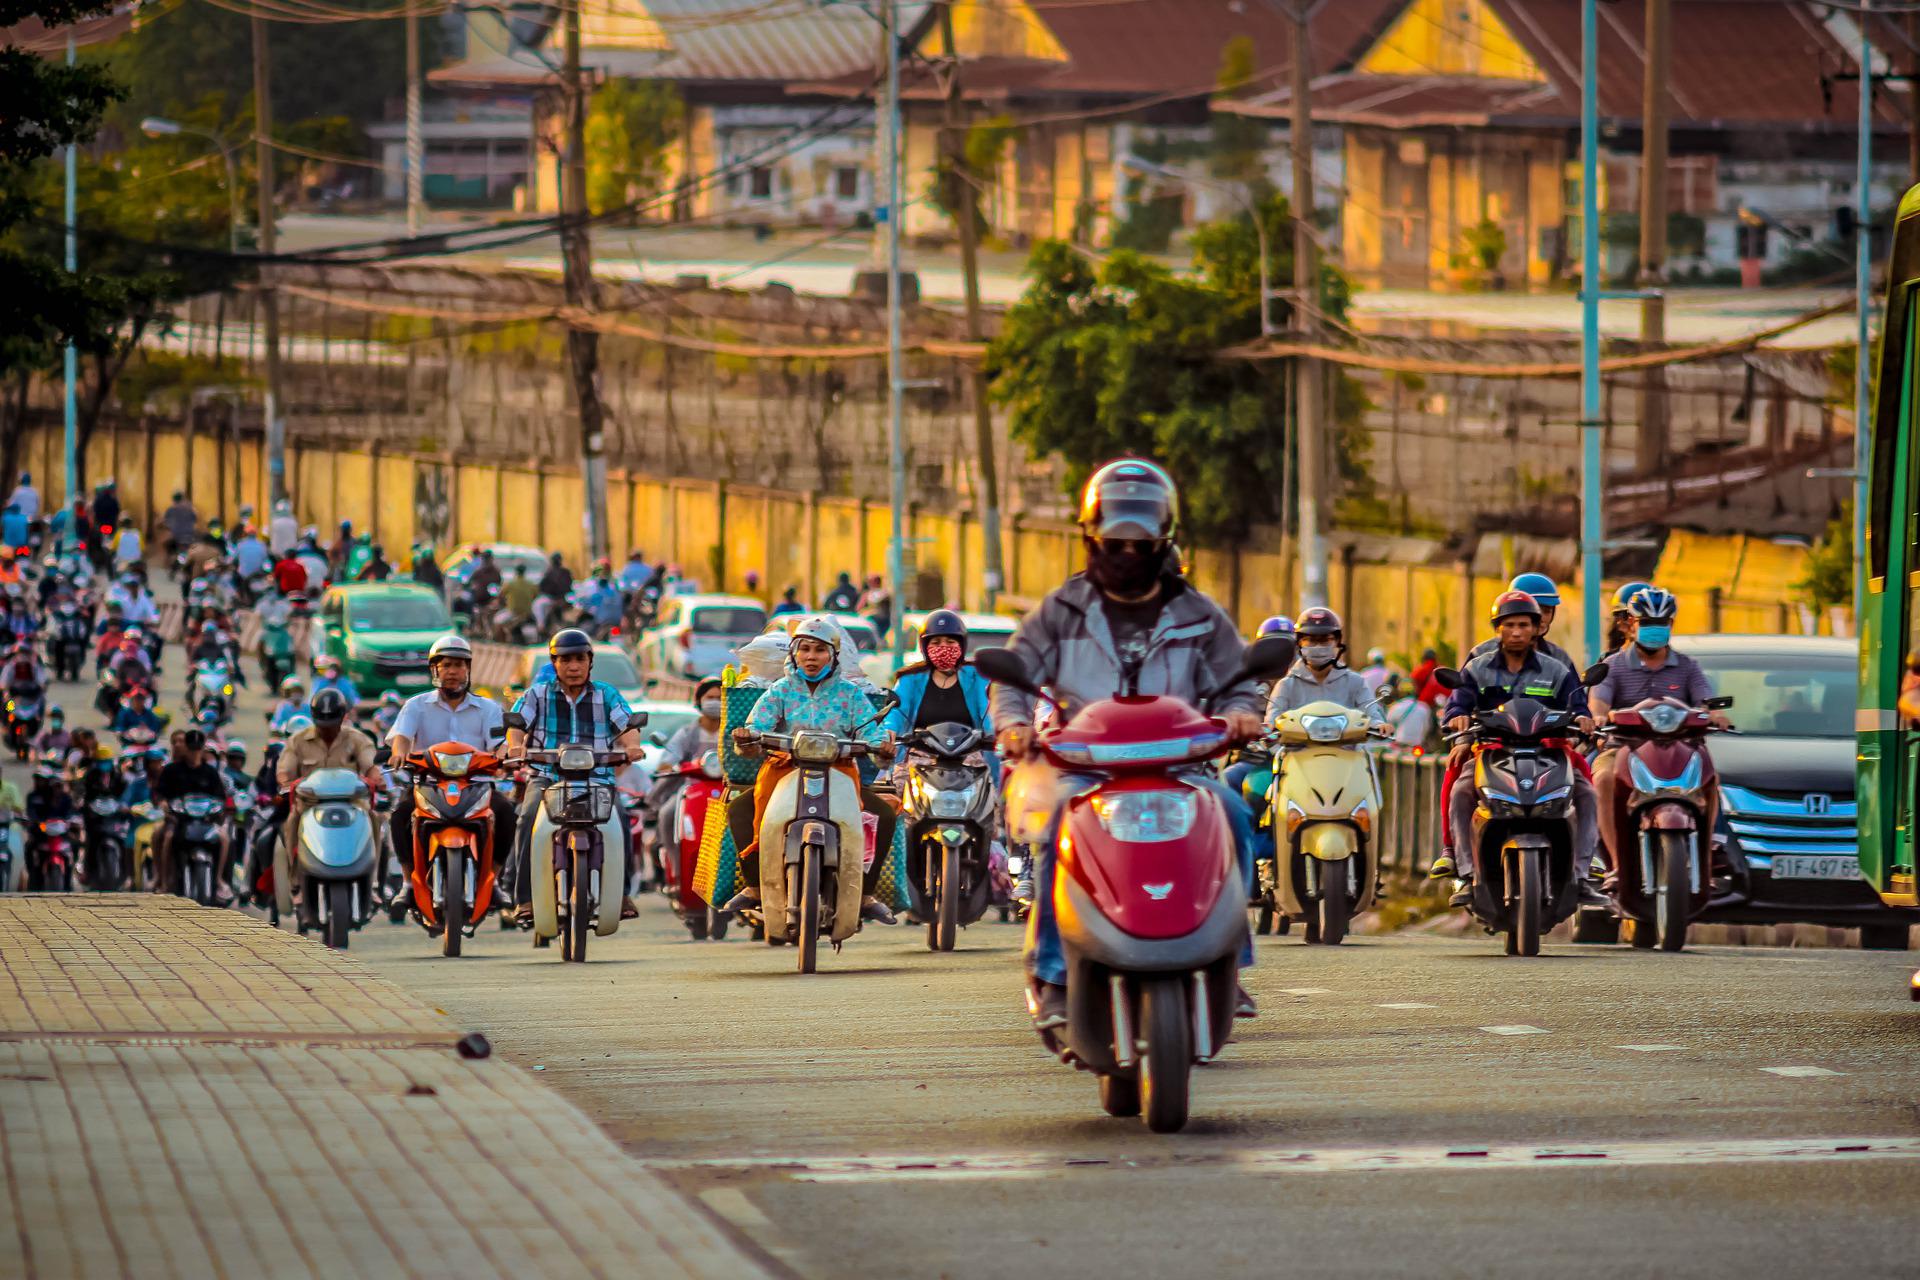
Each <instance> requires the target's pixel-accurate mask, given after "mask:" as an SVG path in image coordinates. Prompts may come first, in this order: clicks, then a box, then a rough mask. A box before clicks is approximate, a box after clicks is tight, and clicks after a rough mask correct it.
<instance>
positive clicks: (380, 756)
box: [373, 742, 393, 764]
mask: <svg viewBox="0 0 1920 1280" xmlns="http://www.w3.org/2000/svg"><path fill="white" fill-rule="evenodd" d="M391 759H393V748H392V747H390V746H388V745H387V744H386V743H384V742H383V743H381V744H380V745H379V746H377V747H375V748H374V749H373V762H374V763H375V764H385V763H386V762H387V761H389V760H391Z"/></svg>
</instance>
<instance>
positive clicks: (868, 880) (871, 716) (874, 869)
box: [721, 616, 898, 924]
mask: <svg viewBox="0 0 1920 1280" xmlns="http://www.w3.org/2000/svg"><path fill="white" fill-rule="evenodd" d="M840 636H841V631H840V629H839V627H838V626H836V625H835V624H834V623H833V622H832V621H831V620H830V619H827V618H823V617H817V616H816V617H812V618H805V619H803V620H801V621H800V622H799V623H798V624H797V625H795V627H794V629H793V639H792V640H791V642H790V643H789V645H788V648H787V674H786V675H784V676H782V677H781V678H780V679H779V680H776V681H775V682H774V683H773V685H772V686H771V687H769V688H768V689H767V691H766V692H765V693H763V694H761V695H760V700H759V701H758V702H756V703H754V704H753V711H752V713H751V714H749V715H748V716H747V722H746V724H744V725H742V726H741V727H740V728H738V729H735V730H734V731H733V740H734V744H735V746H737V747H738V748H739V750H740V751H741V752H742V753H743V754H746V755H755V754H758V753H759V751H760V749H761V748H760V735H761V734H763V733H795V732H797V731H799V730H801V729H817V730H822V731H824V732H827V733H831V734H833V735H835V736H836V737H843V738H845V737H857V738H858V739H859V740H860V741H862V742H864V743H866V744H867V745H868V746H870V747H872V748H874V752H875V754H876V755H879V756H883V757H885V756H891V755H892V754H893V735H892V734H891V733H888V732H887V731H886V730H885V729H884V728H882V727H881V726H880V724H879V717H878V716H877V715H875V713H874V709H873V704H872V703H871V702H870V701H869V700H868V698H867V695H866V694H865V693H864V692H863V691H862V690H861V689H860V688H859V687H858V686H857V685H855V684H854V683H853V682H852V681H851V680H850V679H848V678H847V677H846V675H845V673H844V672H843V671H842V670H841V666H842V658H841V650H840ZM793 768H794V765H793V762H792V760H790V759H789V758H788V757H786V756H785V755H778V754H776V755H774V756H772V757H770V758H769V759H768V760H767V762H766V763H765V764H763V765H762V766H761V767H760V776H759V777H758V778H756V779H755V780H754V784H753V790H752V791H751V792H746V793H743V794H741V795H740V796H738V797H736V798H735V799H734V801H733V802H732V803H731V804H729V805H728V806H727V822H728V824H729V826H730V827H731V828H732V831H733V840H734V846H735V847H736V848H737V849H739V850H740V877H741V880H742V881H743V882H744V884H745V885H746V887H745V888H744V889H742V890H741V891H740V892H739V893H738V894H736V895H734V897H733V898H732V899H730V900H729V901H728V902H727V903H726V905H725V906H724V907H722V908H721V910H723V911H739V910H742V909H744V908H747V907H754V906H758V905H759V904H760V859H759V852H760V841H759V837H760V824H761V821H762V820H763V819H764V817H765V816H766V811H767V805H768V804H769V803H770V802H771V801H772V799H773V793H774V789H775V788H776V787H777V786H779V784H780V781H781V779H783V778H785V777H786V776H787V775H788V774H789V773H791V772H793ZM834 768H836V769H838V770H839V771H840V772H842V773H845V774H846V775H847V776H848V778H849V779H850V780H852V781H853V782H854V783H855V785H859V771H858V770H857V769H855V768H854V766H853V764H852V762H851V761H842V762H841V763H839V764H836V765H835V766H834ZM860 807H861V808H862V809H863V810H865V811H866V812H868V813H871V814H872V815H873V816H874V818H875V819H876V820H877V823H878V830H877V832H876V834H875V837H874V849H875V856H874V859H873V865H872V866H870V867H868V868H867V869H866V874H865V876H864V878H863V879H862V882H861V886H860V893H861V902H860V916H861V918H862V919H864V920H878V921H880V922H881V923H882V924H892V923H893V912H892V911H890V910H888V908H887V906H886V904H885V903H883V902H881V901H880V899H879V898H877V897H875V896H874V889H875V886H877V885H878V883H879V881H880V873H881V871H882V870H883V869H884V867H885V863H886V852H887V850H889V849H891V848H892V847H893V828H894V823H895V820H896V818H897V816H898V815H897V814H896V813H895V812H894V810H893V807H892V806H891V805H889V804H887V802H886V801H885V800H882V799H881V798H880V796H879V794H878V793H877V792H875V791H874V789H873V788H872V787H870V786H862V787H860Z"/></svg>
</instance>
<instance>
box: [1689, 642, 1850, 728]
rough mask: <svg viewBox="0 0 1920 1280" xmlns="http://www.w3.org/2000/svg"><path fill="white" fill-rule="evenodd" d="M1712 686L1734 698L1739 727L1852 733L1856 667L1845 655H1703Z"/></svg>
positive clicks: (1735, 720)
mask: <svg viewBox="0 0 1920 1280" xmlns="http://www.w3.org/2000/svg"><path fill="white" fill-rule="evenodd" d="M1699 661H1700V665H1701V666H1703V667H1705V668H1706V671H1707V678H1708V679H1709V680H1711V681H1712V682H1713V691H1714V692H1715V693H1717V694H1719V695H1721V696H1723V697H1730V698H1732V699H1733V706H1732V707H1730V708H1729V709H1728V710H1727V718H1728V719H1730V720H1731V721H1733V724H1734V727H1735V728H1737V729H1739V730H1740V732H1742V733H1746V734H1754V735H1758V736H1761V737H1777V738H1851V737H1852V736H1853V709H1854V706H1855V705H1856V704H1857V702H1858V701H1859V693H1858V682H1859V678H1860V676H1859V671H1858V670H1857V668H1856V667H1855V664H1854V663H1853V662H1852V661H1850V660H1848V659H1847V658H1844V657H1839V656H1821V657H1811V656H1805V655H1802V654H1798V653H1791V652H1786V653H1780V654H1776V655H1771V656H1768V655H1762V654H1752V655H1748V654H1741V655H1739V656H1732V655H1729V656H1727V657H1712V656H1708V657H1702V658H1700V659H1699Z"/></svg>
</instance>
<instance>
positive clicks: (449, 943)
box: [440, 849, 467, 956]
mask: <svg viewBox="0 0 1920 1280" xmlns="http://www.w3.org/2000/svg"><path fill="white" fill-rule="evenodd" d="M440 862H441V868H440V871H441V880H440V883H441V886H442V889H443V893H444V898H445V905H444V906H442V907H441V909H440V923H441V924H443V925H445V926H446V928H445V930H444V931H443V932H442V933H441V934H440V954H441V955H443V956H457V955H459V954H460V941H461V938H462V937H463V936H464V935H465V933H466V928H467V856H466V855H465V854H464V853H462V852H460V851H459V850H458V849H444V850H442V851H441V853H440Z"/></svg>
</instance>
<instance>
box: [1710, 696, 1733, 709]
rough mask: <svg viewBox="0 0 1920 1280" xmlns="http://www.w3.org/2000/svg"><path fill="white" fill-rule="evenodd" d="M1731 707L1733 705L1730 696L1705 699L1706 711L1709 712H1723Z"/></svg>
mask: <svg viewBox="0 0 1920 1280" xmlns="http://www.w3.org/2000/svg"><path fill="white" fill-rule="evenodd" d="M1732 705H1733V695H1732V694H1725V693H1723V694H1721V695H1720V696H1719V697H1717V698H1708V699H1707V710H1709V711H1725V710H1726V709H1727V708H1728V707H1730V706H1732Z"/></svg>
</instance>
